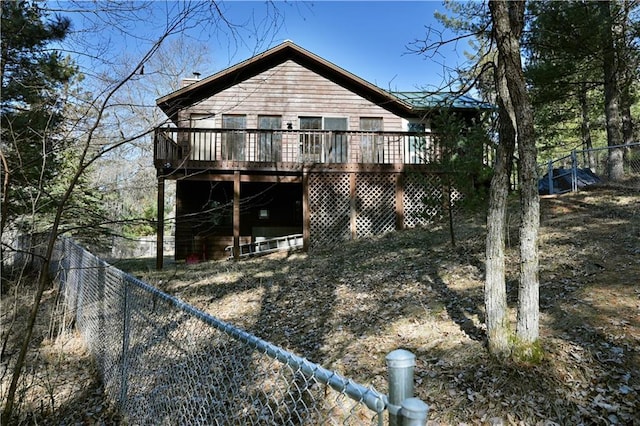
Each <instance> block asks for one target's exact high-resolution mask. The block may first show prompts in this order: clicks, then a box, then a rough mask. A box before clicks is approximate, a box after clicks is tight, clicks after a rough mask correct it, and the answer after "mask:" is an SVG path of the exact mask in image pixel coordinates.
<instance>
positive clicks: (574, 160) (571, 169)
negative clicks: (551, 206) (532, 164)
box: [539, 143, 640, 194]
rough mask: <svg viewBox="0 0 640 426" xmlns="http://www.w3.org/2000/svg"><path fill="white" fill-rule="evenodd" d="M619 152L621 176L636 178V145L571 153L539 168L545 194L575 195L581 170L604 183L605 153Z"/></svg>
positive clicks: (639, 171) (639, 164) (639, 146)
mask: <svg viewBox="0 0 640 426" xmlns="http://www.w3.org/2000/svg"><path fill="white" fill-rule="evenodd" d="M616 149H618V150H622V151H623V155H622V170H623V172H624V174H625V176H639V175H640V143H633V144H627V145H619V146H606V147H603V148H592V149H585V150H580V151H579V150H573V151H571V153H570V154H569V155H565V156H564V157H561V158H558V159H555V160H549V161H548V162H547V163H545V164H543V165H540V166H539V176H544V177H543V179H544V180H545V182H544V184H545V189H546V188H548V191H549V192H548V193H549V194H554V193H555V194H561V193H564V192H576V191H578V190H579V189H580V186H581V184H582V182H581V175H580V171H581V170H586V171H588V172H590V173H593V174H594V175H596V176H597V177H598V178H600V179H603V180H606V178H607V175H608V170H609V154H610V152H611V151H612V150H616Z"/></svg>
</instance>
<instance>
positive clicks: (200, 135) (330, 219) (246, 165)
mask: <svg viewBox="0 0 640 426" xmlns="http://www.w3.org/2000/svg"><path fill="white" fill-rule="evenodd" d="M443 100H445V98H444V97H443V95H426V94H425V93H421V92H403V93H391V92H388V91H386V90H383V89H381V88H379V87H376V86H375V85H373V84H371V83H369V82H367V81H365V80H363V79H361V78H359V77H358V76H356V75H353V74H351V73H349V72H348V71H346V70H344V69H342V68H340V67H338V66H337V65H335V64H333V63H331V62H329V61H327V60H325V59H323V58H321V57H319V56H317V55H315V54H313V53H311V52H309V51H307V50H305V49H303V48H301V47H299V46H297V45H296V44H294V43H292V42H290V41H286V42H284V43H282V44H280V45H278V46H276V47H274V48H272V49H270V50H267V51H266V52H264V53H262V54H259V55H257V56H254V57H252V58H250V59H248V60H246V61H244V62H241V63H239V64H237V65H234V66H232V67H230V68H227V69H225V70H223V71H221V72H218V73H217V74H214V75H212V76H210V77H207V78H203V79H200V80H197V79H190V80H186V81H185V82H184V85H183V87H182V88H181V89H179V90H177V91H175V92H173V93H170V94H168V95H166V96H164V97H161V98H159V99H158V100H157V105H158V106H159V107H160V108H161V109H162V111H164V113H165V114H166V115H167V116H168V117H169V119H170V122H171V125H170V126H165V127H161V128H158V129H156V132H155V142H154V143H155V150H154V161H155V167H156V169H157V176H158V217H159V219H160V220H159V222H160V224H161V223H162V218H163V216H164V212H163V209H164V192H165V190H164V185H165V181H166V180H167V179H173V180H176V224H175V240H176V243H175V244H176V247H175V255H176V258H177V259H187V258H190V257H191V258H193V257H195V258H200V259H203V258H206V259H212V258H218V257H223V256H224V255H225V251H224V250H225V247H227V246H231V247H232V248H233V254H234V256H235V257H238V256H239V255H240V254H241V250H242V247H243V244H248V243H255V242H259V241H261V240H265V239H269V238H273V237H281V236H289V235H301V236H302V237H301V238H302V241H303V243H304V247H305V249H310V248H314V247H322V246H325V247H326V246H330V245H331V244H337V243H340V242H342V241H344V240H348V239H353V238H358V237H363V236H369V235H375V234H380V233H383V232H387V231H391V230H395V229H400V228H405V227H414V226H416V225H420V224H425V223H427V221H428V215H425V214H424V213H425V206H424V204H423V200H424V198H425V196H426V195H427V194H428V193H429V192H432V191H435V192H436V193H437V192H439V191H441V188H440V185H439V177H438V173H437V170H434V168H433V165H432V164H430V163H432V162H433V161H434V159H437V156H438V155H439V152H438V148H437V144H436V143H435V138H434V137H433V134H432V133H431V129H430V120H431V118H432V116H433V114H436V113H437V112H438V110H439V108H440V107H441V106H442V101H443ZM447 108H449V109H453V110H455V111H457V112H458V113H459V114H462V115H466V116H469V117H472V116H477V115H478V113H479V111H480V110H481V109H482V105H481V104H479V103H478V102H477V101H474V100H473V99H470V98H467V97H462V98H457V99H455V100H454V101H453V102H449V103H448V104H447ZM431 214H435V213H434V212H432V213H431ZM158 228H159V231H158V242H159V243H160V244H158V247H162V244H161V243H162V241H163V238H164V236H163V226H159V227H158ZM161 262H162V256H161V255H159V256H158V267H159V268H161V267H162V263H161Z"/></svg>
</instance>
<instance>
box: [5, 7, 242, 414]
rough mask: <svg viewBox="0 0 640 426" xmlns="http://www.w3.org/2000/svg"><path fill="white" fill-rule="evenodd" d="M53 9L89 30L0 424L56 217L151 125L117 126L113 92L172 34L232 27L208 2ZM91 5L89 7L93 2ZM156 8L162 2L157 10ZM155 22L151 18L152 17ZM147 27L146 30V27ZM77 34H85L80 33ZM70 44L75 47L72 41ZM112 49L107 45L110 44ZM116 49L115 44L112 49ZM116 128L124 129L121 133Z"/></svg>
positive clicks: (10, 401) (14, 385) (43, 277)
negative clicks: (60, 174)
mask: <svg viewBox="0 0 640 426" xmlns="http://www.w3.org/2000/svg"><path fill="white" fill-rule="evenodd" d="M64 6H65V9H64V10H57V11H55V12H59V13H77V14H78V16H79V18H78V19H84V20H87V21H88V22H89V24H88V25H85V26H84V31H89V32H88V33H84V34H80V33H78V34H77V35H78V38H77V39H76V44H71V45H69V46H72V47H71V48H70V51H73V53H76V54H77V53H79V52H80V53H82V55H83V58H82V59H81V60H80V62H81V68H82V71H83V73H84V75H85V81H84V83H83V86H84V87H85V88H86V90H85V91H84V94H83V96H77V97H75V98H73V99H71V98H70V99H68V100H67V101H69V103H70V109H71V110H72V111H73V114H69V115H68V116H67V120H68V123H67V125H66V129H67V138H68V139H70V140H73V141H74V143H75V146H74V151H75V152H76V155H75V156H74V157H73V159H72V164H71V167H70V173H69V175H68V177H66V181H65V185H64V187H63V188H62V189H61V191H60V194H59V197H56V202H55V205H54V207H55V209H54V214H53V218H52V221H51V223H50V224H49V226H48V227H47V231H48V239H47V243H46V249H45V251H44V255H43V266H42V268H41V270H40V272H39V275H38V279H37V288H36V291H35V296H34V300H33V303H32V305H31V307H30V309H29V316H28V319H27V324H26V328H25V331H24V335H23V336H22V342H21V345H20V349H19V351H18V355H17V359H16V362H15V365H14V367H13V372H12V377H11V382H10V385H9V388H8V391H7V397H6V404H5V406H4V410H3V412H2V424H8V423H9V421H10V419H11V418H12V413H13V410H14V403H15V397H16V391H17V389H18V383H19V380H20V377H21V374H22V370H23V367H24V363H25V358H26V356H27V353H28V349H29V345H30V342H31V339H32V335H33V331H34V325H35V323H36V319H37V317H38V313H39V309H40V304H41V301H42V296H43V293H44V291H45V289H46V288H47V286H48V284H49V276H48V271H49V266H50V263H51V261H52V255H53V252H54V247H55V242H56V239H57V237H58V236H59V235H60V234H61V233H63V232H65V231H66V229H65V228H64V227H62V224H63V222H64V220H63V219H64V217H65V215H66V214H67V213H68V207H69V205H70V202H71V200H72V199H73V197H74V195H75V192H76V190H77V189H78V187H79V185H80V183H81V182H82V181H83V179H85V178H86V176H87V174H88V173H89V171H90V170H91V168H92V167H94V166H95V165H96V164H97V162H98V161H99V160H100V159H101V158H104V157H105V156H108V155H110V154H112V153H114V152H116V151H117V150H118V149H120V148H122V147H123V146H126V145H128V144H131V143H132V142H134V141H137V140H140V138H142V137H144V136H145V135H146V134H149V133H150V132H151V131H152V125H151V123H150V122H147V123H146V124H145V125H143V126H140V127H137V128H134V131H131V127H129V128H127V127H126V126H122V127H120V126H118V124H120V123H119V122H118V119H119V117H121V115H120V116H119V115H118V114H117V113H114V112H115V111H118V110H119V109H120V108H122V107H123V105H122V104H121V103H120V102H119V100H118V96H119V94H120V93H121V92H122V91H123V90H124V88H125V87H126V86H127V85H128V84H130V83H131V82H132V81H134V80H136V79H138V78H139V76H141V75H144V73H145V72H144V69H145V66H148V64H150V63H151V61H152V60H153V58H154V56H155V55H156V54H157V53H158V52H159V50H160V48H161V46H163V45H164V44H165V43H166V42H167V41H168V40H170V39H171V38H172V37H175V36H177V35H180V34H184V33H185V31H186V30H188V29H190V28H194V27H197V26H198V25H207V26H211V25H217V24H220V25H225V26H227V28H233V25H232V24H231V23H229V22H228V21H227V20H226V19H225V18H224V16H223V14H222V13H221V11H220V10H219V9H218V6H217V4H216V3H214V2H211V3H209V2H199V1H195V2H190V1H185V2H180V3H178V2H171V3H156V2H149V3H145V4H136V5H135V8H134V7H133V6H132V5H130V4H124V3H121V2H110V1H109V2H92V3H86V2H70V3H67V4H64ZM92 8H93V9H92ZM158 8H164V9H161V10H158ZM153 13H156V14H157V13H160V14H161V16H163V21H162V22H163V23H164V25H163V27H162V29H160V30H159V31H158V32H157V33H156V34H154V35H153V36H148V35H145V36H140V35H139V34H140V32H139V31H136V26H140V25H141V23H146V22H148V17H149V16H150V14H153ZM156 22H157V21H156ZM105 27H111V31H112V32H111V34H114V33H118V32H119V33H120V34H126V35H128V36H130V37H131V38H133V39H134V40H137V41H138V43H134V44H135V48H132V49H131V50H132V51H133V52H136V55H135V57H136V59H133V58H132V59H131V60H130V61H129V62H128V63H129V66H128V67H120V68H117V67H114V64H116V63H118V60H117V58H118V57H120V56H119V55H121V51H122V46H119V47H116V48H115V50H114V48H113V47H110V44H109V43H108V42H109V41H110V40H108V39H100V38H99V37H100V34H101V33H100V32H99V31H98V32H91V31H96V30H99V29H102V28H105ZM145 34H147V33H145ZM83 36H84V38H83ZM74 46H75V47H74ZM110 49H111V50H110ZM118 49H119V50H118ZM123 129H128V130H129V131H131V132H130V133H128V134H125V133H124V131H123Z"/></svg>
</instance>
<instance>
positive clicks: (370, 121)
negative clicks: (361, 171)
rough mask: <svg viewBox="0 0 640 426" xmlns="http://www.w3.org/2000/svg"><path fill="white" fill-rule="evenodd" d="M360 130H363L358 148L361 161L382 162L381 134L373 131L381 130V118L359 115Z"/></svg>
mask: <svg viewBox="0 0 640 426" xmlns="http://www.w3.org/2000/svg"><path fill="white" fill-rule="evenodd" d="M360 130H362V131H364V132H370V133H368V134H367V133H364V134H362V136H361V139H360V149H361V153H362V162H363V163H383V162H384V146H383V137H382V135H379V134H376V133H375V132H380V131H382V118H379V117H361V118H360Z"/></svg>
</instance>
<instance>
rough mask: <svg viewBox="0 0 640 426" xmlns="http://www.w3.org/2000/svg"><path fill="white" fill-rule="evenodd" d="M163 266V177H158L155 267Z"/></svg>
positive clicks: (160, 268) (160, 267)
mask: <svg viewBox="0 0 640 426" xmlns="http://www.w3.org/2000/svg"><path fill="white" fill-rule="evenodd" d="M163 266H164V177H159V178H158V221H157V228H156V269H157V270H158V271H160V270H162V268H163Z"/></svg>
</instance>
